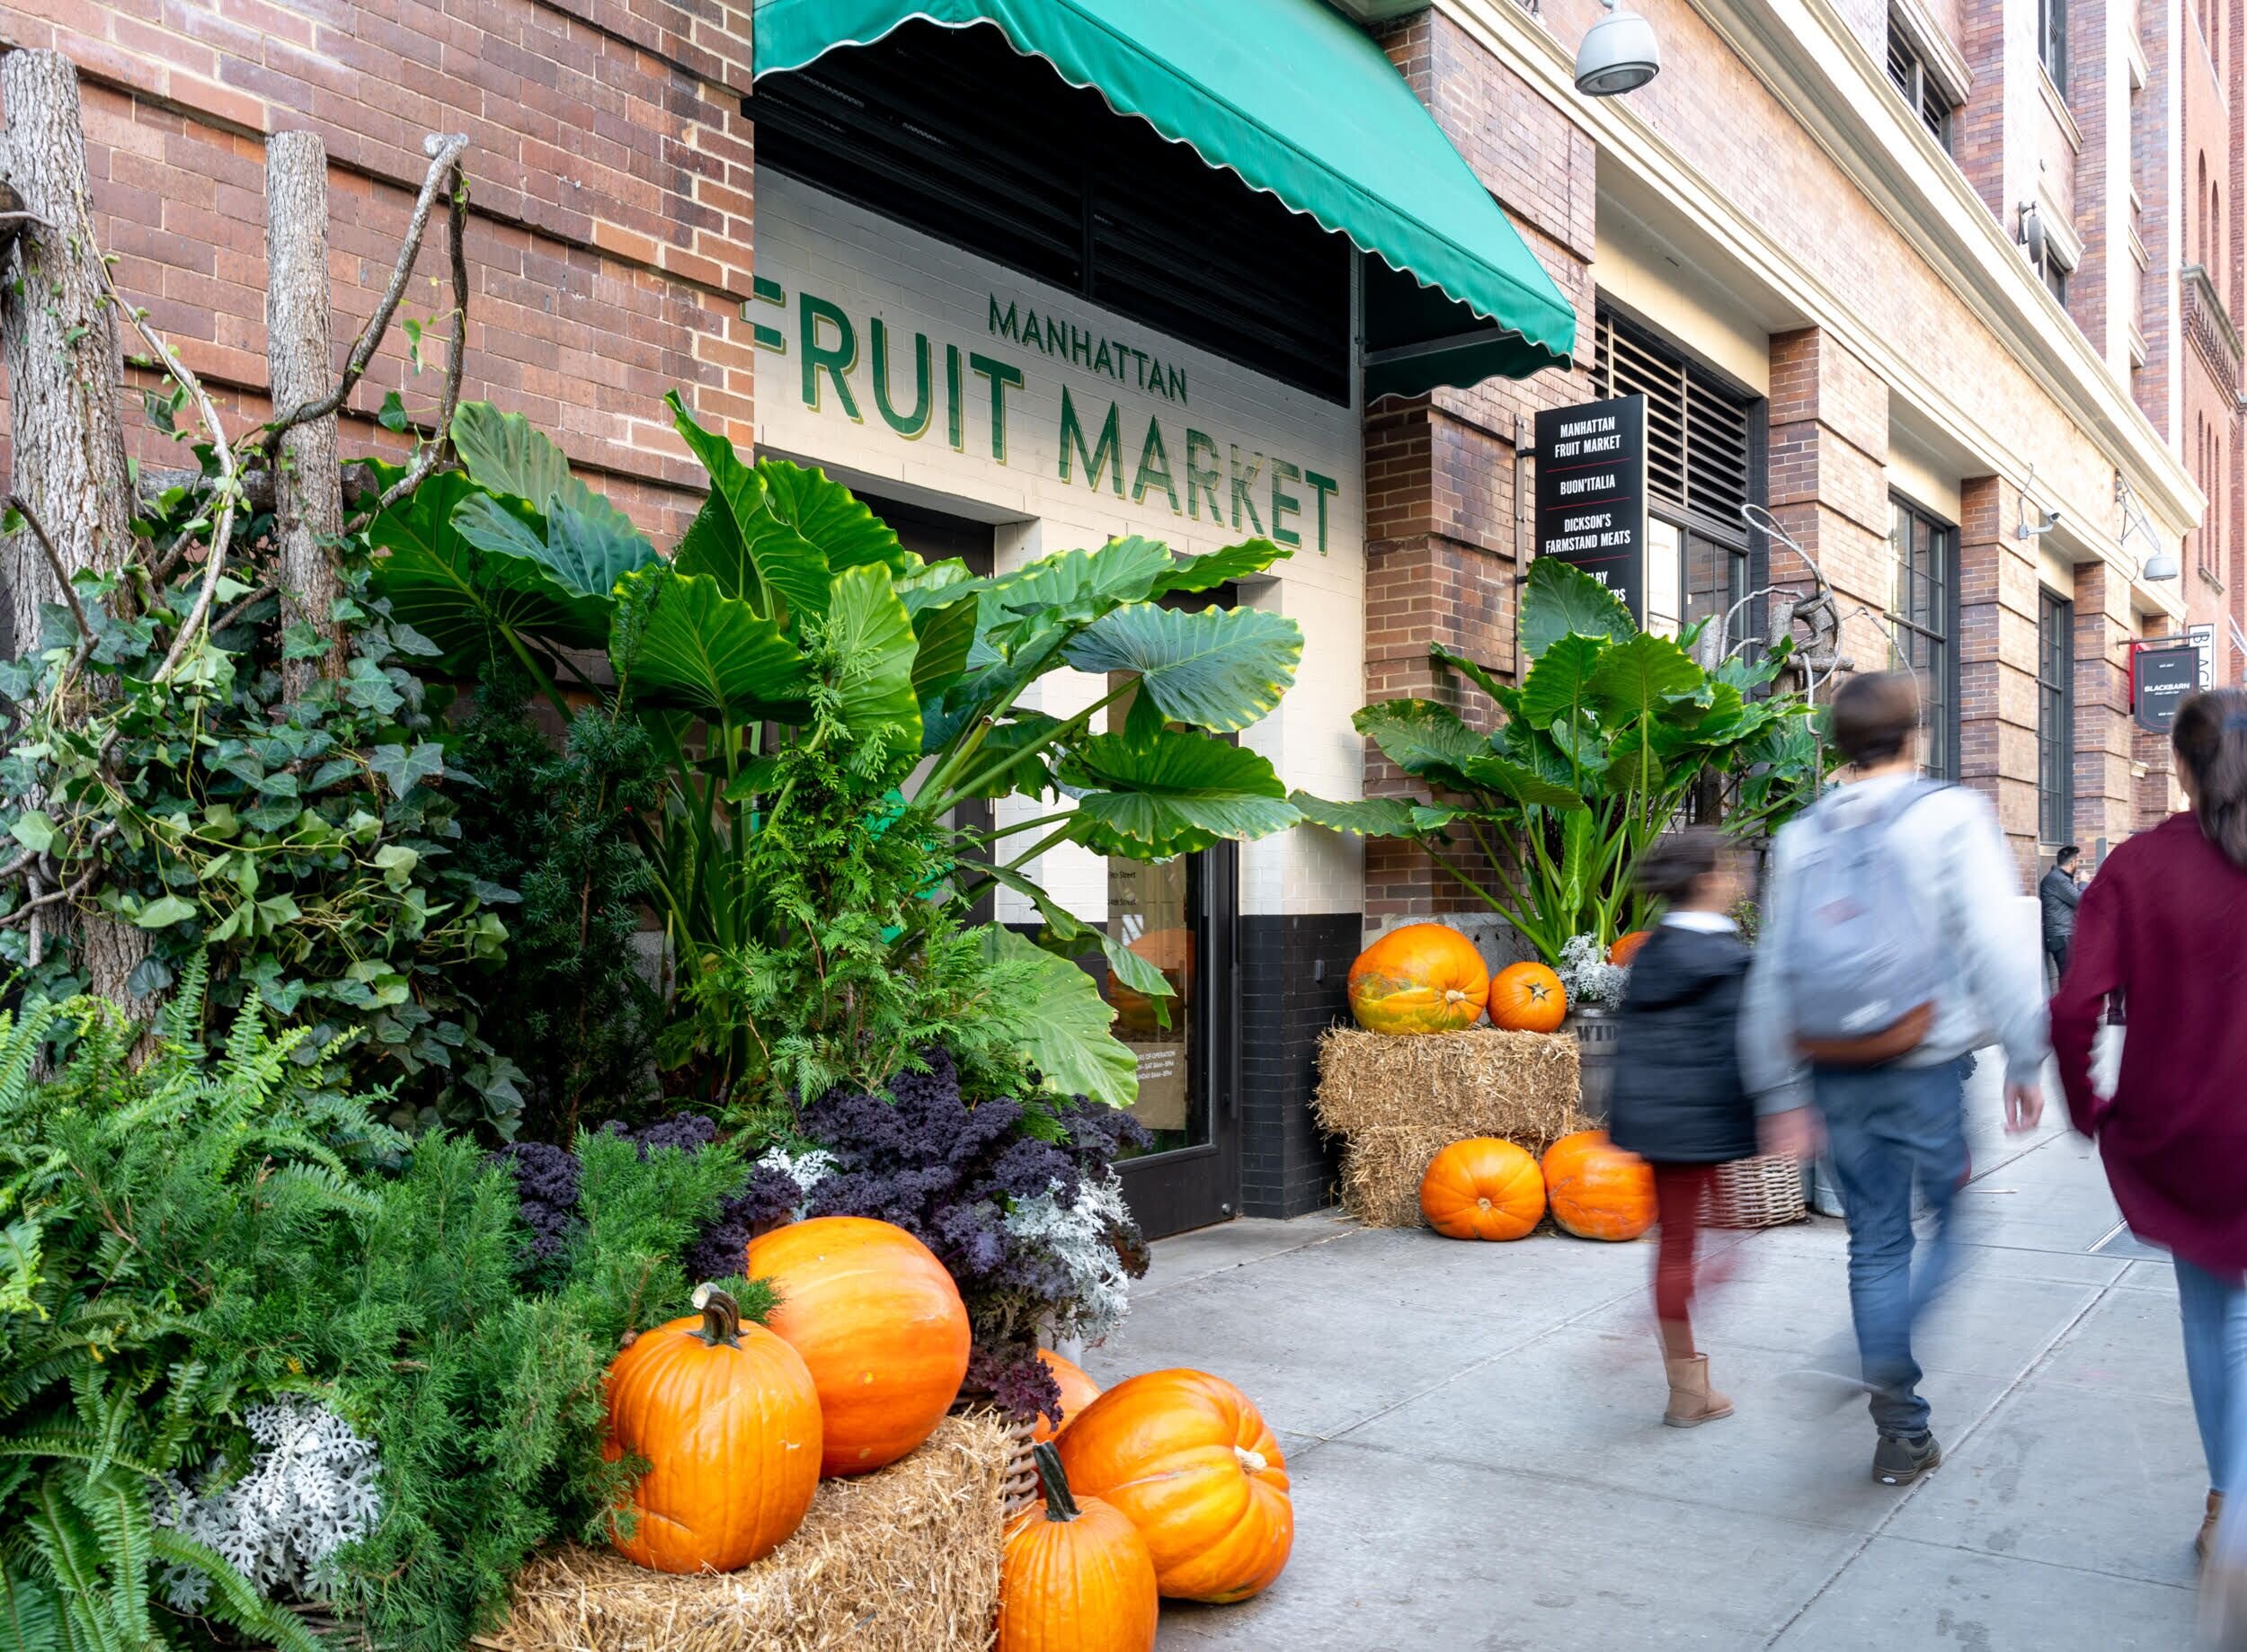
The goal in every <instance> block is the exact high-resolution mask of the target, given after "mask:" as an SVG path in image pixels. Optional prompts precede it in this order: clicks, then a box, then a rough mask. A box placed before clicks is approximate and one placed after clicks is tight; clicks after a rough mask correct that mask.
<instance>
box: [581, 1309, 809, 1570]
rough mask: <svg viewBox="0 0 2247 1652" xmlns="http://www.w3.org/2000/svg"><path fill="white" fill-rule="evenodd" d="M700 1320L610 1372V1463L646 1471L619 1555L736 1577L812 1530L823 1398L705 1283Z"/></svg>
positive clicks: (788, 1354) (637, 1344)
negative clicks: (807, 1527)
mask: <svg viewBox="0 0 2247 1652" xmlns="http://www.w3.org/2000/svg"><path fill="white" fill-rule="evenodd" d="M695 1306H696V1307H697V1308H698V1309H700V1310H701V1313H700V1315H699V1316H698V1317H697V1316H694V1315H689V1316H688V1318H686V1319H673V1320H672V1321H671V1323H670V1324H668V1325H661V1326H658V1327H656V1328H655V1329H653V1330H652V1331H644V1332H642V1333H641V1335H640V1336H639V1337H637V1338H635V1340H634V1342H633V1344H632V1346H630V1347H628V1348H626V1350H625V1351H624V1352H623V1353H621V1354H617V1359H616V1363H614V1364H612V1365H611V1366H609V1368H608V1440H607V1443H606V1444H605V1446H604V1448H603V1452H604V1455H606V1456H607V1458H608V1461H611V1462H614V1461H617V1459H618V1458H620V1457H623V1456H626V1455H631V1456H635V1457H644V1458H645V1459H646V1460H647V1464H648V1471H647V1472H646V1473H645V1474H644V1475H642V1476H641V1477H640V1479H639V1481H638V1483H637V1484H636V1485H635V1486H634V1487H633V1489H632V1506H633V1508H634V1509H635V1511H636V1512H637V1514H638V1516H639V1518H638V1519H637V1520H636V1521H635V1522H634V1523H633V1530H632V1534H631V1535H630V1536H629V1537H626V1536H621V1535H619V1536H617V1537H616V1538H615V1539H614V1540H613V1541H615V1544H616V1548H617V1553H619V1554H621V1555H623V1556H624V1557H625V1559H627V1560H631V1561H634V1562H636V1563H637V1564H639V1565H641V1566H644V1567H649V1568H653V1569H654V1570H656V1571H659V1572H699V1571H703V1570H709V1571H715V1572H730V1571H733V1570H734V1569H736V1568H740V1567H743V1566H747V1565H748V1564H749V1563H750V1561H751V1560H755V1559H759V1558H760V1557H762V1556H764V1555H767V1554H769V1553H770V1552H771V1551H772V1550H775V1549H777V1547H779V1545H780V1544H782V1543H784V1542H786V1541H787V1540H788V1538H789V1537H790V1536H792V1535H793V1534H794V1533H795V1529H796V1527H798V1526H799V1525H801V1524H803V1523H804V1512H805V1511H806V1510H808V1509H809V1508H810V1507H811V1506H812V1494H813V1492H814V1491H816V1490H817V1489H818V1488H819V1462H820V1438H821V1430H820V1408H819V1391H818V1390H816V1389H814V1388H813V1386H812V1373H811V1372H809V1371H807V1370H806V1369H805V1368H804V1360H803V1356H802V1355H800V1354H797V1353H796V1351H795V1349H794V1348H792V1347H790V1346H788V1345H787V1344H786V1343H785V1342H783V1341H781V1340H780V1338H779V1337H776V1336H774V1335H773V1334H772V1333H771V1332H770V1331H768V1330H766V1329H764V1328H762V1327H760V1326H755V1325H745V1324H743V1323H742V1318H741V1311H740V1310H739V1309H738V1308H737V1307H736V1306H735V1304H734V1301H733V1298H732V1297H730V1296H728V1295H727V1294H726V1293H725V1292H723V1291H720V1290H717V1289H715V1287H713V1286H710V1285H703V1286H701V1287H700V1288H699V1289H697V1291H696V1292H695Z"/></svg>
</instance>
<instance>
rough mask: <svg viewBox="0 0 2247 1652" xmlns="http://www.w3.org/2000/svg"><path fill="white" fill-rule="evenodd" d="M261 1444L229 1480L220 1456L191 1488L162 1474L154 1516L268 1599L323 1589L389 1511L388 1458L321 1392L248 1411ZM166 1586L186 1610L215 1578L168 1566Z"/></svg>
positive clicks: (205, 1595)
mask: <svg viewBox="0 0 2247 1652" xmlns="http://www.w3.org/2000/svg"><path fill="white" fill-rule="evenodd" d="M244 1425H245V1426H247V1427H248V1429H249V1432H250V1438H251V1439H252V1440H253V1441H255V1442H256V1443H257V1447H258V1449H257V1450H256V1451H255V1452H253V1453H252V1454H251V1458H250V1467H249V1470H248V1471H247V1472H246V1473H244V1475H243V1476H242V1478H241V1479H234V1480H229V1479H226V1474H225V1472H224V1470H223V1468H222V1467H220V1466H219V1465H216V1464H214V1465H213V1466H212V1468H211V1469H210V1470H208V1471H207V1472H206V1473H205V1474H204V1475H203V1478H202V1484H201V1486H200V1488H198V1489H195V1490H190V1489H189V1488H188V1487H187V1486H186V1484H185V1483H184V1482H182V1480H181V1479H179V1478H178V1477H177V1476H176V1475H166V1476H164V1479H163V1480H162V1481H161V1482H159V1486H160V1494H159V1495H158V1497H156V1499H155V1505H156V1507H155V1520H156V1523H157V1524H158V1525H160V1526H170V1527H173V1528H174V1529H176V1530H177V1531H179V1532H181V1533H182V1535H184V1536H187V1537H191V1538H193V1539H195V1540H196V1541H198V1542H200V1543H203V1544H205V1545H206V1546H208V1547H209V1548H211V1549H215V1550H218V1553H219V1554H220V1555H222V1556H223V1557H225V1559H226V1561H227V1563H228V1564H229V1565H231V1566H232V1567H233V1568H235V1570H236V1571H238V1572H240V1573H241V1574H242V1575H243V1576H244V1577H247V1578H248V1579H249V1580H250V1582H251V1583H252V1584H253V1585H255V1586H256V1589H257V1592H258V1593H259V1594H262V1595H264V1596H266V1597H267V1598H268V1599H275V1600H278V1599H281V1598H284V1597H288V1596H294V1597H296V1598H298V1599H307V1598H316V1596H317V1595H318V1594H319V1593H320V1592H321V1590H322V1589H323V1587H324V1585H325V1582H326V1579H325V1577H324V1573H323V1568H324V1566H325V1564H326V1562H327V1560H328V1559H329V1558H330V1557H331V1556H333V1554H334V1553H335V1552H336V1550H339V1549H342V1547H343V1546H344V1545H345V1544H346V1543H352V1542H356V1541H359V1540H360V1538H362V1537H365V1536H366V1535H367V1534H368V1533H369V1532H371V1531H373V1530H374V1527H375V1522H376V1521H377V1520H378V1519H379V1518H380V1517H381V1515H382V1490H381V1484H380V1477H381V1470H382V1465H381V1461H380V1460H379V1458H378V1457H377V1455H376V1452H375V1447H374V1443H373V1442H372V1441H370V1440H366V1439H363V1438H361V1437H360V1434H358V1432H357V1431H356V1430H354V1429H353V1428H352V1427H351V1425H350V1424H349V1423H347V1422H345V1421H344V1420H343V1419H342V1417H338V1416H337V1415H336V1414H335V1413H334V1412H333V1411H331V1410H329V1409H328V1408H326V1407H325V1406H324V1405H321V1404H320V1403H318V1402H317V1401H316V1400H311V1399H288V1400H283V1401H282V1402H281V1403H280V1404H279V1405H271V1406H253V1407H252V1408H250V1412H249V1415H248V1417H245V1418H244ZM164 1594H166V1595H167V1596H168V1597H169V1598H170V1600H171V1602H172V1603H173V1605H174V1606H176V1607H178V1608H179V1609H180V1610H182V1612H193V1611H196V1610H198V1609H199V1608H200V1607H201V1606H202V1605H203V1604H204V1603H206V1602H208V1601H209V1598H210V1579H209V1578H208V1577H204V1576H203V1575H202V1574H201V1573H200V1572H198V1571H195V1570H193V1569H191V1568H187V1567H183V1566H173V1567H167V1568H164Z"/></svg>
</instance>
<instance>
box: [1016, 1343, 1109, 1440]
mask: <svg viewBox="0 0 2247 1652" xmlns="http://www.w3.org/2000/svg"><path fill="white" fill-rule="evenodd" d="M1038 1358H1039V1360H1040V1361H1041V1362H1042V1363H1044V1366H1045V1369H1046V1370H1048V1371H1050V1372H1052V1373H1053V1381H1054V1382H1055V1384H1056V1385H1058V1386H1059V1388H1060V1389H1061V1421H1060V1422H1059V1423H1055V1422H1054V1421H1053V1420H1052V1418H1051V1417H1047V1416H1046V1415H1045V1413H1044V1412H1043V1411H1041V1412H1039V1413H1038V1420H1037V1426H1036V1427H1035V1428H1034V1429H1032V1430H1031V1433H1030V1437H1031V1438H1032V1439H1033V1440H1050V1439H1052V1437H1053V1436H1054V1435H1055V1434H1059V1433H1061V1430H1062V1429H1064V1428H1066V1427H1068V1426H1069V1425H1070V1421H1071V1420H1072V1419H1073V1418H1074V1417H1076V1415H1077V1413H1078V1412H1079V1411H1081V1410H1083V1409H1084V1408H1086V1407H1087V1406H1088V1405H1090V1404H1091V1403H1092V1402H1093V1401H1094V1400H1096V1399H1099V1398H1100V1385H1099V1384H1098V1383H1097V1382H1095V1381H1093V1380H1092V1379H1091V1378H1090V1377H1088V1376H1087V1375H1085V1373H1084V1371H1083V1369H1082V1368H1081V1367H1079V1366H1078V1365H1077V1364H1075V1363H1072V1362H1070V1361H1069V1360H1065V1359H1063V1358H1062V1357H1061V1355H1060V1354H1056V1353H1054V1352H1053V1351H1052V1349H1051V1348H1040V1349H1039V1350H1038Z"/></svg>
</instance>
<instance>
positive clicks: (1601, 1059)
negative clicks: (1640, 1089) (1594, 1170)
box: [1561, 1006, 1616, 1128]
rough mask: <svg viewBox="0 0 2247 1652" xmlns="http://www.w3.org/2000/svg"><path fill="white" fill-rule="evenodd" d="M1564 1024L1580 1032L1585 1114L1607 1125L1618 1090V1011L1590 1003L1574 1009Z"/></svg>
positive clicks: (1578, 1046) (1578, 1042) (1578, 1055)
mask: <svg viewBox="0 0 2247 1652" xmlns="http://www.w3.org/2000/svg"><path fill="white" fill-rule="evenodd" d="M1561 1026H1563V1027H1564V1028H1565V1029H1567V1030H1568V1031H1569V1032H1572V1033H1574V1034H1575V1035H1576V1061H1577V1064H1578V1066H1579V1068H1580V1069H1581V1070H1582V1073H1583V1077H1582V1079H1581V1080H1580V1082H1581V1085H1582V1089H1583V1095H1584V1101H1583V1107H1584V1116H1585V1118H1587V1119H1589V1120H1591V1122H1592V1123H1593V1124H1597V1125H1600V1126H1601V1127H1603V1128H1604V1127H1605V1125H1606V1124H1607V1104H1608V1100H1609V1098H1610V1097H1612V1095H1613V1094H1614V1090H1615V1034H1616V1026H1615V1017H1614V1013H1613V1012H1612V1010H1606V1009H1600V1008H1592V1007H1588V1006H1587V1007H1586V1008H1582V1009H1571V1010H1570V1011H1569V1012H1568V1019H1567V1020H1566V1021H1564V1022H1562V1023H1561Z"/></svg>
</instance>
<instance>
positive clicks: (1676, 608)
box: [1592, 306, 1763, 643]
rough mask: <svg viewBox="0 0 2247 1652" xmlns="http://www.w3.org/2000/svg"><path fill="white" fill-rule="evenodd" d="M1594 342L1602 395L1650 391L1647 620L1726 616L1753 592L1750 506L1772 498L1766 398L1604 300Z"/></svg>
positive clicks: (1738, 620) (1745, 628)
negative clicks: (1735, 384)
mask: <svg viewBox="0 0 2247 1652" xmlns="http://www.w3.org/2000/svg"><path fill="white" fill-rule="evenodd" d="M1593 348H1594V356H1593V361H1592V386H1593V392H1594V395H1602V396H1609V395H1644V396H1645V397H1646V398H1647V511H1648V537H1647V555H1648V564H1649V565H1648V570H1647V591H1648V596H1647V627H1648V630H1656V629H1661V628H1665V627H1664V626H1662V625H1659V624H1657V621H1661V622H1667V623H1666V629H1667V630H1668V631H1669V632H1670V633H1671V634H1672V635H1674V634H1675V633H1676V632H1677V631H1679V630H1681V629H1683V627H1684V626H1691V625H1692V624H1694V623H1696V622H1697V621H1700V620H1702V619H1715V620H1718V621H1719V622H1721V621H1722V620H1723V619H1724V618H1725V617H1726V616H1727V615H1730V614H1731V613H1732V610H1733V608H1735V607H1736V606H1737V605H1738V604H1739V603H1740V602H1741V601H1742V600H1744V599H1745V597H1746V596H1747V593H1748V590H1749V585H1748V565H1747V559H1748V530H1747V524H1746V522H1745V521H1744V520H1741V516H1740V507H1741V506H1742V505H1744V504H1745V503H1747V502H1749V501H1750V500H1752V499H1754V500H1760V499H1761V498H1762V497H1763V491H1762V488H1763V406H1762V404H1761V402H1760V401H1759V400H1758V399H1757V398H1756V397H1754V396H1750V395H1741V394H1740V393H1739V392H1737V391H1736V390H1734V389H1732V388H1731V387H1730V386H1727V385H1725V384H1724V383H1722V382H1721V381H1719V379H1718V378H1717V377H1716V376H1715V375H1714V374H1711V373H1710V372H1708V371H1707V370H1706V369H1703V368H1701V367H1700V366H1699V365H1697V364H1696V363H1694V362H1692V361H1689V360H1687V359H1686V358H1685V357H1684V355H1683V354H1682V353H1681V352H1680V351H1677V350H1676V349H1675V348H1674V346H1672V345H1670V344H1669V343H1667V342H1665V341H1664V340H1663V339H1661V338H1659V337H1658V336H1656V334H1655V333H1651V332H1648V330H1647V329H1645V328H1643V327H1639V326H1637V325H1635V324H1632V323H1631V322H1630V321H1628V320H1626V319H1624V318H1623V317H1621V316H1620V315H1615V314H1613V313H1612V311H1610V310H1608V309H1607V308H1606V307H1605V306H1602V307H1601V309H1600V312H1599V319H1598V327H1597V331H1596V333H1595V337H1594V346H1593ZM1656 563H1658V564H1659V565H1658V566H1656V565H1654V564H1656ZM1752 629H1753V627H1752V626H1750V625H1749V615H1748V614H1747V613H1746V611H1745V609H1743V610H1742V611H1741V612H1740V613H1739V614H1738V615H1737V616H1736V617H1734V618H1733V621H1732V635H1731V638H1730V641H1732V642H1734V643H1736V642H1738V641H1739V640H1740V639H1741V638H1742V637H1744V636H1745V635H1749V634H1750V633H1751V631H1752Z"/></svg>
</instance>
